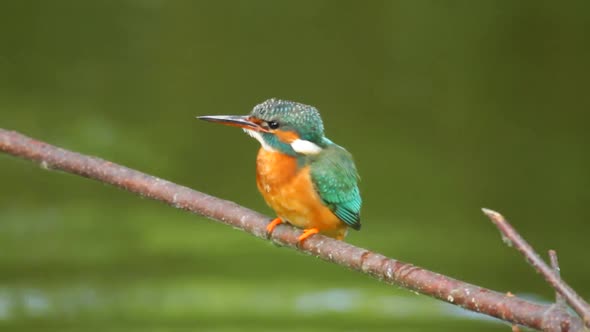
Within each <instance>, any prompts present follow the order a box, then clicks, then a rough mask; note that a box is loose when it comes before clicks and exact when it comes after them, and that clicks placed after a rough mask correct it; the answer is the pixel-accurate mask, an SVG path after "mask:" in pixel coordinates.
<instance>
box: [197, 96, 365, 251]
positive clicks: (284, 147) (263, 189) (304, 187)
mask: <svg viewBox="0 0 590 332" xmlns="http://www.w3.org/2000/svg"><path fill="white" fill-rule="evenodd" d="M197 118H198V119H201V120H204V121H209V122H215V123H220V124H224V125H228V126H233V127H239V128H242V129H243V130H244V132H246V133H247V134H248V135H250V136H252V137H253V138H255V139H256V140H257V141H258V142H260V149H259V151H258V155H257V157H256V184H257V187H258V190H259V191H260V193H261V194H262V197H263V198H264V200H265V201H266V203H267V204H268V205H269V206H270V207H271V208H272V209H273V210H274V212H275V213H276V215H277V217H276V218H275V219H273V220H272V221H271V222H270V223H269V224H268V225H267V227H266V231H267V234H268V236H271V235H272V232H273V230H274V229H275V227H276V226H277V225H279V224H281V223H284V222H286V223H288V224H291V225H293V226H295V227H297V228H301V229H303V233H302V234H301V235H300V236H298V238H297V242H298V243H301V242H302V241H304V240H305V239H307V238H309V237H310V236H312V235H314V234H317V233H320V234H323V235H326V236H329V237H332V238H335V239H338V240H343V239H344V237H345V236H346V235H347V231H348V228H349V227H350V228H352V229H354V230H360V228H361V218H360V211H361V205H362V199H361V195H360V191H359V186H358V183H359V180H360V178H359V174H358V171H357V168H356V166H355V163H354V160H353V158H352V155H351V154H350V153H349V152H348V151H347V150H346V149H344V148H343V147H341V146H339V145H337V144H336V143H334V142H332V141H331V140H330V139H328V138H327V137H326V136H325V134H324V125H323V122H322V118H321V116H320V113H319V111H318V110H317V109H316V108H315V107H313V106H310V105H305V104H301V103H297V102H293V101H288V100H281V99H276V98H272V99H268V100H266V101H264V102H262V103H260V104H258V105H256V106H255V107H254V108H253V109H252V111H251V112H250V114H248V115H206V116H198V117H197Z"/></svg>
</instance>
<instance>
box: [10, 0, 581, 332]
mask: <svg viewBox="0 0 590 332" xmlns="http://www.w3.org/2000/svg"><path fill="white" fill-rule="evenodd" d="M589 12H590V2H588V1H584V0H580V1H570V2H566V3H559V4H558V3H556V2H550V1H505V0H501V1H479V2H473V1H466V0H463V1H445V2H440V1H426V0H419V1H367V2H364V3H361V2H358V1H335V0H333V1H311V0H303V1H281V2H275V1H269V0H267V1H263V0H255V1H245V0H243V1H237V0H236V1H161V0H126V1H113V0H111V1H94V2H93V1H74V0H69V1H66V0H56V1H39V0H37V1H34V0H23V1H4V2H3V3H2V4H0V41H1V48H0V114H1V115H2V117H1V119H2V123H1V125H0V126H1V127H3V128H8V129H14V130H18V131H21V132H23V133H25V134H27V135H30V136H33V137H36V138H39V139H42V140H46V141H48V142H51V143H53V144H56V145H59V146H63V147H65V148H69V149H72V150H76V151H80V152H82V153H87V154H92V155H97V156H100V157H102V158H105V159H109V160H112V161H114V162H117V163H121V164H124V165H126V166H129V167H132V168H137V169H139V170H142V171H145V172H148V173H151V174H154V175H157V176H160V177H163V178H166V179H170V180H172V181H175V182H178V183H180V184H183V185H187V186H190V187H193V188H195V189H197V190H201V191H204V192H207V193H209V194H212V195H216V196H220V197H223V198H226V199H230V200H233V201H236V202H238V203H240V204H242V205H245V206H248V207H250V208H253V209H256V210H259V211H263V212H265V213H267V214H269V215H270V214H271V211H270V210H269V209H268V208H267V207H266V206H265V205H264V203H263V201H262V199H261V198H260V197H259V195H258V194H257V192H256V188H255V185H254V158H255V153H256V150H257V148H258V147H257V145H258V143H256V142H255V141H253V140H252V139H250V138H248V137H247V136H245V135H243V133H241V132H240V131H239V130H236V129H232V128H222V127H220V126H215V125H212V124H207V123H202V122H197V121H196V120H193V117H194V116H195V115H205V114H245V113H248V112H249V111H250V109H251V108H252V107H253V106H254V105H255V104H257V103H259V102H261V101H263V100H265V99H267V98H270V97H279V98H284V99H291V100H295V101H299V102H303V103H307V104H311V105H315V106H316V107H318V108H319V110H320V111H321V112H322V115H323V118H324V122H325V126H326V131H327V134H328V136H329V137H330V138H331V139H333V140H334V141H336V142H337V143H339V144H341V145H343V146H345V147H347V148H348V150H349V151H351V152H352V153H353V155H354V156H355V158H356V162H357V164H358V167H359V170H360V172H361V176H362V184H361V190H362V193H363V199H364V201H365V205H364V209H363V231H362V232H360V233H357V232H352V233H351V234H350V235H349V237H348V238H347V241H350V242H351V243H354V244H356V245H360V246H363V247H366V248H371V249H373V250H376V251H379V252H382V253H384V254H386V255H389V256H392V257H395V258H398V259H401V260H405V261H409V262H412V263H415V264H418V265H421V266H424V267H427V268H429V269H433V270H436V271H439V272H442V273H445V274H448V275H451V276H454V277H457V278H459V279H462V280H466V281H469V282H472V283H476V284H479V285H481V286H485V287H489V288H493V289H496V290H499V291H511V292H513V293H517V294H535V295H530V296H533V297H535V298H536V299H544V300H546V301H551V299H552V291H551V290H550V289H549V288H548V287H547V286H546V285H545V284H544V282H543V280H542V278H540V277H539V276H537V275H536V274H535V272H534V271H533V270H532V268H530V267H529V266H528V265H527V264H526V263H524V261H523V260H522V259H521V258H520V256H519V255H518V254H517V253H516V252H515V251H514V250H513V249H510V248H506V247H505V246H504V244H503V243H502V242H501V241H500V237H499V235H498V233H497V231H496V230H495V229H494V227H493V226H492V225H491V224H490V223H489V222H488V221H487V219H486V218H485V217H484V216H483V215H482V214H481V212H480V210H479V208H480V207H482V206H485V207H489V208H494V209H497V210H499V211H501V212H502V213H504V214H505V215H506V216H507V217H508V218H509V219H510V220H512V222H513V224H514V225H515V226H516V227H517V228H518V229H519V230H520V231H521V232H522V234H523V235H524V236H525V237H526V238H527V239H528V240H529V241H530V242H531V243H532V244H533V246H534V247H536V248H537V249H538V250H539V251H540V252H545V251H546V249H549V248H552V249H556V250H557V251H558V253H559V254H560V262H561V265H562V271H563V276H564V278H565V279H567V280H568V281H569V282H570V283H571V284H572V285H573V286H574V287H575V288H577V289H578V290H579V291H580V293H581V295H582V296H585V297H586V298H590V285H588V278H589V276H590V264H589V263H588V261H587V260H585V259H583V257H585V254H584V253H585V252H587V250H588V242H587V234H588V232H589V231H590V224H589V223H588V219H589V217H590V213H589V212H588V209H587V204H588V202H589V201H590V191H588V187H589V186H590V176H589V171H588V170H589V169H590V154H589V152H588V151H589V150H588V142H589V141H590V132H589V131H588V123H589V120H590V119H589V115H588V110H589V109H590V95H589V94H588V92H587V90H588V86H589V83H590V82H589V80H590V79H589V77H590V75H589V74H590V60H589V59H590V42H589V40H588V31H590V16H589V15H588V13H589ZM0 174H2V177H1V180H2V181H1V186H0V243H2V250H0V328H8V330H41V329H42V330H48V329H49V330H51V329H54V330H60V331H64V330H66V331H67V330H71V331H74V330H84V331H86V330H89V329H91V327H92V328H94V329H96V330H101V331H105V330H110V331H116V330H123V331H130V330H134V329H137V330H140V329H141V330H142V331H146V330H148V331H152V330H153V331H156V330H166V331H168V330H172V329H181V328H198V329H200V330H211V331H243V330H251V331H264V330H268V331H271V330H279V329H280V330H287V331H308V330H322V331H330V330H339V331H340V330H345V329H346V330H351V331H352V330H354V331H368V330H372V331H381V330H383V331H385V330H387V331H390V330H392V329H396V330H404V331H444V330H449V331H471V330H474V329H477V330H479V331H484V330H486V329H487V330H490V331H491V330H494V331H504V330H506V328H507V327H506V326H504V325H502V324H490V323H488V322H487V320H485V321H484V320H477V321H470V320H469V319H471V318H472V317H475V318H478V319H481V318H482V317H481V316H472V315H469V314H466V313H465V312H462V311H459V310H456V309H455V308H452V307H450V306H448V305H445V304H442V303H439V302H436V301H434V300H431V299H428V298H425V297H416V296H415V295H414V294H411V293H409V292H407V291H404V290H398V289H395V288H392V287H388V286H385V285H382V284H379V283H377V282H375V281H374V280H371V279H369V278H366V277H364V276H361V275H358V274H355V273H352V272H349V271H345V270H342V269H341V268H339V267H336V266H332V265H330V264H326V263H323V262H321V261H318V260H315V259H310V258H309V257H305V256H303V255H299V254H296V253H294V252H292V251H289V250H282V249H277V248H274V247H273V246H272V245H270V244H269V243H266V242H264V241H260V240H255V239H253V238H251V237H250V236H248V235H246V234H243V233H241V232H236V231H233V230H231V229H229V228H227V227H224V226H222V225H217V224H214V223H211V222H209V221H205V220H202V218H199V217H196V216H194V215H189V214H187V213H185V212H181V211H175V210H173V209H170V208H169V207H167V206H164V205H162V204H160V203H156V202H152V201H148V200H145V199H140V198H138V197H136V196H134V195H130V194H128V193H125V192H122V191H119V190H116V189H113V188H111V187H108V186H105V185H101V184H98V183H95V182H92V181H89V180H85V179H81V178H78V177H75V176H70V175H66V174H61V173H56V172H47V171H44V170H42V169H40V168H39V167H38V166H36V165H33V164H31V163H28V162H25V161H20V160H17V159H15V158H11V157H8V156H5V155H0Z"/></svg>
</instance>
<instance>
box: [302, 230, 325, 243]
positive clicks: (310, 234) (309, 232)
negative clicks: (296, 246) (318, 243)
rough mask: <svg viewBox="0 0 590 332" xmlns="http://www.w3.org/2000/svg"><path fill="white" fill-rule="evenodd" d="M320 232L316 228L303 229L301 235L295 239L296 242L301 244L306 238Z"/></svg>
mask: <svg viewBox="0 0 590 332" xmlns="http://www.w3.org/2000/svg"><path fill="white" fill-rule="evenodd" d="M319 232H320V230H319V229H317V228H308V229H304V230H303V234H301V235H299V237H298V238H297V242H299V243H301V242H303V240H305V239H307V238H308V237H310V236H312V235H314V234H317V233H319Z"/></svg>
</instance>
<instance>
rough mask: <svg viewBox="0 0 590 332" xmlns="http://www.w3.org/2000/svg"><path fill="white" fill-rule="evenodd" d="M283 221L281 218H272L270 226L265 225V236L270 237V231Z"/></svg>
mask: <svg viewBox="0 0 590 332" xmlns="http://www.w3.org/2000/svg"><path fill="white" fill-rule="evenodd" d="M282 223H283V221H282V220H281V218H279V217H276V218H274V219H273V220H272V221H271V222H270V224H268V225H266V235H267V236H270V235H271V234H272V231H274V230H275V227H277V225H279V224H282Z"/></svg>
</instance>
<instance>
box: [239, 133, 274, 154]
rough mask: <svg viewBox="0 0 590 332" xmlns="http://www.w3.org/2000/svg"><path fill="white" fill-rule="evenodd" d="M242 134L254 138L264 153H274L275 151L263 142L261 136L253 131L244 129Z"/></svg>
mask: <svg viewBox="0 0 590 332" xmlns="http://www.w3.org/2000/svg"><path fill="white" fill-rule="evenodd" d="M244 132H245V133H246V134H248V135H250V136H252V137H254V138H256V140H257V141H258V142H260V145H262V148H263V149H265V150H266V151H276V150H275V149H273V148H272V146H270V145H268V144H267V143H266V142H265V141H264V138H262V135H261V134H260V133H259V132H257V131H255V130H251V129H244Z"/></svg>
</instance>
